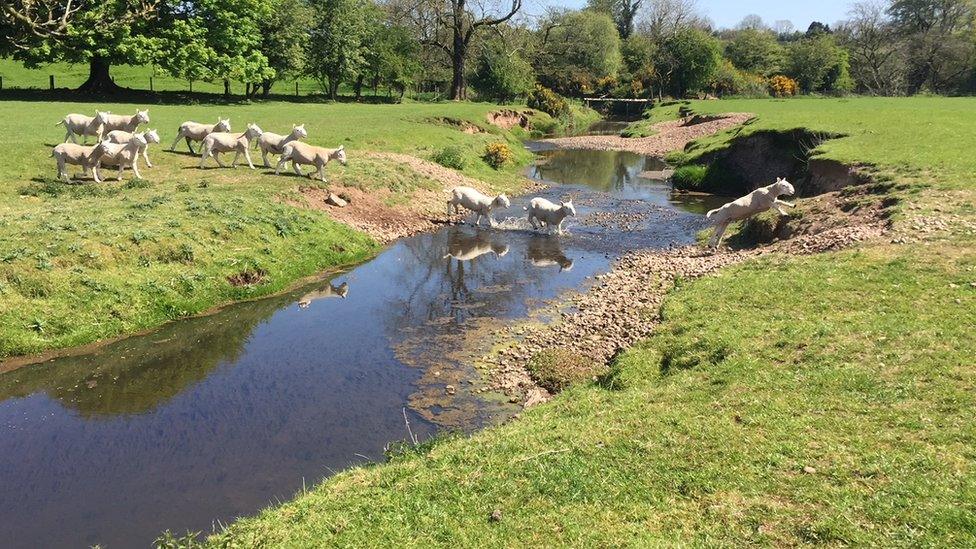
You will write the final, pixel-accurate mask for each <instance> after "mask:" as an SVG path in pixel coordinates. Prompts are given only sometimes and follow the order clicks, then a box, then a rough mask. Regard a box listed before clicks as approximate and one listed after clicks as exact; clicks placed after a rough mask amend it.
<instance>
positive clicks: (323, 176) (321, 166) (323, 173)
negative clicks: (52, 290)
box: [309, 162, 325, 183]
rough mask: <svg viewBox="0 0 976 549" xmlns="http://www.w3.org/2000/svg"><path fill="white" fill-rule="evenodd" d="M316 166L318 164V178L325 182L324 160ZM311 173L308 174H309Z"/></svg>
mask: <svg viewBox="0 0 976 549" xmlns="http://www.w3.org/2000/svg"><path fill="white" fill-rule="evenodd" d="M318 166H319V171H318V174H319V179H321V180H322V182H323V183H325V162H322V163H320V164H319V165H318ZM311 175H312V174H309V176H311Z"/></svg>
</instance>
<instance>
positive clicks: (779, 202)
mask: <svg viewBox="0 0 976 549" xmlns="http://www.w3.org/2000/svg"><path fill="white" fill-rule="evenodd" d="M784 207H786V208H795V207H796V204H790V203H789V202H784V201H782V200H780V199H778V198H777V199H776V201H775V202H773V208H775V209H776V211H777V212H779V215H784V216H785V215H789V213H787V211H786V210H784V209H783V208H784Z"/></svg>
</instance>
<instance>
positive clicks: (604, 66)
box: [533, 11, 621, 95]
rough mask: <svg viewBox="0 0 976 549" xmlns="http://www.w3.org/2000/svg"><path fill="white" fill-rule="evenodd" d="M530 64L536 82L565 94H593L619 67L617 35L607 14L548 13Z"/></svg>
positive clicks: (619, 57)
mask: <svg viewBox="0 0 976 549" xmlns="http://www.w3.org/2000/svg"><path fill="white" fill-rule="evenodd" d="M539 32H541V33H543V40H542V45H541V46H540V50H539V53H538V55H537V56H536V58H535V60H534V62H533V65H534V67H535V70H536V74H537V75H538V80H539V82H540V83H541V84H542V85H544V86H546V87H548V88H551V89H553V90H556V91H558V92H560V93H563V94H567V95H577V94H588V93H593V91H594V90H596V88H597V87H598V82H600V81H601V80H604V79H606V78H615V77H616V76H617V73H618V71H619V70H620V67H621V56H620V37H619V36H618V35H617V31H616V29H615V27H614V23H613V21H612V20H611V19H610V17H609V16H607V15H605V14H602V13H596V12H591V11H570V12H563V13H557V14H554V15H551V16H550V17H549V18H548V20H547V21H545V22H543V24H542V29H541V30H540V31H539Z"/></svg>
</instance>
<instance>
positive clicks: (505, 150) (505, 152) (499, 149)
mask: <svg viewBox="0 0 976 549" xmlns="http://www.w3.org/2000/svg"><path fill="white" fill-rule="evenodd" d="M512 156H513V154H512V149H511V148H509V146H508V145H506V144H505V143H501V142H497V143H488V144H487V145H485V153H484V154H483V155H482V156H481V158H482V159H484V161H485V163H486V164H488V165H489V166H491V167H492V168H495V169H496V170H497V169H498V168H501V167H502V166H504V165H505V163H507V162H508V161H509V160H511V159H512Z"/></svg>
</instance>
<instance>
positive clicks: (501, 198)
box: [491, 194, 512, 208]
mask: <svg viewBox="0 0 976 549" xmlns="http://www.w3.org/2000/svg"><path fill="white" fill-rule="evenodd" d="M491 204H492V206H494V207H496V208H507V207H509V206H511V205H512V201H511V200H509V199H508V197H507V196H505V195H504V194H500V195H498V196H496V197H495V200H494V201H492V203H491Z"/></svg>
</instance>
